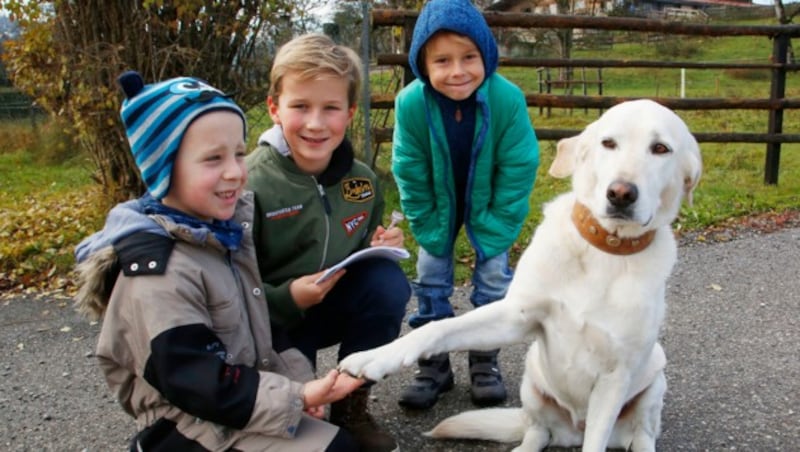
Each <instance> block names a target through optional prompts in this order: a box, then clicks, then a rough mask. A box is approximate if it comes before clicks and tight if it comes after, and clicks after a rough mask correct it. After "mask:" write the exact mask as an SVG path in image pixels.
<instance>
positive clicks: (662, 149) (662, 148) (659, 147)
mask: <svg viewBox="0 0 800 452" xmlns="http://www.w3.org/2000/svg"><path fill="white" fill-rule="evenodd" d="M650 152H652V153H653V154H656V155H661V154H669V153H670V152H672V151H671V150H670V148H668V147H667V146H666V145H665V144H662V143H655V144H653V146H651V147H650Z"/></svg>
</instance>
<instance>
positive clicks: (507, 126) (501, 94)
mask: <svg viewBox="0 0 800 452" xmlns="http://www.w3.org/2000/svg"><path fill="white" fill-rule="evenodd" d="M441 30H450V31H455V32H458V33H460V34H462V35H466V36H468V37H469V38H470V39H472V41H473V42H475V43H476V45H477V46H478V49H479V50H480V51H481V55H482V56H483V59H484V65H485V69H486V70H485V73H486V80H485V81H484V82H483V84H482V85H481V86H480V87H479V88H478V90H477V94H476V101H477V110H476V118H475V135H474V139H473V145H472V149H471V155H472V164H471V166H470V169H469V176H468V180H467V194H466V203H465V212H464V224H465V227H466V232H467V237H468V238H469V240H470V242H471V244H472V246H473V247H474V248H475V251H476V253H477V255H478V258H479V259H488V258H492V257H494V256H497V255H499V254H501V253H503V252H504V251H506V250H508V249H509V248H510V247H511V245H512V244H513V243H514V241H515V240H516V239H517V237H518V236H519V233H520V230H521V229H522V225H523V224H524V221H525V218H526V216H527V214H528V210H529V199H528V198H529V196H530V193H531V190H532V188H533V183H534V181H535V179H536V170H537V168H538V167H539V143H538V141H537V139H536V134H535V133H534V131H533V126H532V125H531V120H530V117H529V116H528V107H527V104H526V101H525V95H524V93H523V92H522V90H520V89H519V88H518V87H517V86H516V85H514V84H513V83H511V82H510V81H508V80H506V79H505V78H504V77H502V76H501V75H499V74H497V73H496V72H495V70H496V68H497V48H496V44H495V41H494V38H493V37H492V36H491V32H490V30H489V27H488V26H487V25H486V22H485V21H484V19H483V17H482V16H481V15H480V13H479V12H478V11H477V10H476V9H475V8H474V7H473V6H472V5H471V4H470V3H469V2H468V1H465V0H432V1H430V2H428V3H427V4H426V5H425V7H424V8H423V9H422V12H421V13H420V16H419V18H418V19H417V25H416V27H415V29H414V36H413V38H412V46H411V51H410V53H409V63H410V64H411V67H412V70H413V71H414V73H415V75H416V76H417V80H415V81H413V82H412V83H410V84H409V85H408V86H406V87H405V88H403V89H402V90H401V91H400V93H398V95H397V98H396V99H395V125H394V136H393V139H392V173H393V174H394V178H395V181H396V182H397V186H398V189H399V193H400V203H401V205H402V208H403V213H404V214H405V216H406V218H407V219H408V222H409V227H410V228H411V232H412V234H413V235H414V238H415V239H416V241H417V243H418V244H419V245H420V246H421V247H422V248H424V249H425V250H426V251H427V252H428V253H430V254H432V255H434V256H439V257H445V256H450V255H452V252H453V244H454V241H455V237H454V235H455V233H456V228H455V216H456V212H455V209H456V194H455V183H454V180H453V170H452V168H453V166H452V163H451V161H450V155H451V154H450V150H449V147H448V143H447V137H446V134H445V129H444V124H443V122H442V114H441V111H440V109H439V105H438V103H437V102H436V100H435V98H434V96H435V94H434V92H433V88H432V87H431V86H430V85H429V83H428V80H427V77H425V76H424V74H423V71H421V70H420V68H419V67H418V66H417V63H418V61H419V60H418V58H419V53H420V51H421V50H422V48H423V47H424V45H425V42H427V40H428V39H429V38H430V37H431V36H432V35H433V34H434V33H436V32H437V31H441Z"/></svg>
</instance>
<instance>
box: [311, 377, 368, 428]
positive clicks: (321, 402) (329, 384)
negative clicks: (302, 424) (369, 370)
mask: <svg viewBox="0 0 800 452" xmlns="http://www.w3.org/2000/svg"><path fill="white" fill-rule="evenodd" d="M364 381H365V380H363V379H361V378H354V377H351V376H349V375H347V374H343V373H339V372H338V371H336V370H331V371H330V372H328V374H327V375H325V376H324V377H323V378H319V379H317V380H311V381H309V382H308V383H306V384H305V385H304V386H303V400H304V401H305V407H303V409H304V410H305V411H306V413H308V414H310V415H311V416H314V417H317V414H318V413H320V412H322V413H323V415H324V412H325V405H327V404H329V403H333V402H335V401H337V400H341V399H343V398H344V397H345V396H347V395H348V394H350V393H351V392H353V391H355V390H356V389H357V388H358V387H359V386H361V385H363V384H364Z"/></svg>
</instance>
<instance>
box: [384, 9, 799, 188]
mask: <svg viewBox="0 0 800 452" xmlns="http://www.w3.org/2000/svg"><path fill="white" fill-rule="evenodd" d="M417 14H418V13H417V12H416V11H404V10H387V9H375V10H373V11H372V27H373V28H376V27H402V28H403V36H404V38H405V51H406V53H403V54H378V55H375V58H376V60H377V64H378V65H379V66H380V65H394V66H404V67H405V68H406V69H405V76H404V81H405V82H406V83H407V82H409V81H410V80H412V79H413V75H412V74H411V72H410V69H409V67H408V63H407V61H408V54H407V52H408V49H409V48H410V41H411V35H412V31H413V29H414V23H415V21H416V18H417ZM484 17H485V18H486V21H487V23H488V24H489V26H490V27H493V28H496V27H499V28H503V27H513V28H531V29H537V28H538V29H590V30H609V31H624V32H641V33H648V34H651V33H661V34H664V35H667V36H668V35H687V36H706V37H723V36H740V37H741V36H754V37H767V38H769V39H771V40H772V56H771V58H770V60H769V61H766V62H764V63H713V62H697V61H652V60H612V59H570V60H565V59H557V58H510V57H501V58H500V65H501V66H517V67H530V68H683V69H740V70H751V69H757V70H763V71H768V72H769V74H770V91H769V93H765V97H763V98H691V99H686V98H673V97H650V98H651V99H653V100H655V101H657V102H659V103H661V104H662V105H664V106H666V107H669V108H672V109H674V110H763V111H765V112H766V114H767V115H768V126H767V130H766V131H765V132H764V133H757V132H746V131H742V132H735V133H721V132H720V133H717V132H707V133H695V137H696V139H697V141H698V142H701V143H702V142H707V143H764V144H766V158H765V167H764V182H765V183H767V184H777V183H778V169H779V166H780V152H781V144H782V143H800V134H787V133H783V115H784V112H785V111H786V110H789V109H800V98H786V97H785V91H786V77H787V75H788V74H789V73H794V72H796V71H797V70H798V69H800V64H796V63H794V62H788V61H787V53H788V50H789V44H790V40H791V38H794V37H798V36H800V26H798V25H762V26H746V25H711V24H699V23H682V22H673V21H664V20H655V19H641V18H627V17H590V16H565V15H538V14H521V13H499V12H488V11H487V12H484ZM526 99H527V102H528V106H530V107H539V108H551V107H557V108H597V109H604V108H609V107H611V106H613V105H615V104H617V103H620V102H623V101H626V100H631V99H633V98H626V97H619V96H605V95H591V96H585V95H555V94H548V93H526ZM393 107H394V95H393V94H372V95H371V98H370V108H372V109H391V108H393ZM579 132H580V131H579V130H568V129H543V128H539V127H537V129H536V134H537V136H538V137H539V139H540V140H559V139H561V138H565V137H569V136H572V135H576V134H577V133H579ZM391 139H392V129H391V128H372V140H374V142H375V143H376V148H377V146H378V145H380V143H386V142H390V141H391Z"/></svg>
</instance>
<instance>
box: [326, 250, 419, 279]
mask: <svg viewBox="0 0 800 452" xmlns="http://www.w3.org/2000/svg"><path fill="white" fill-rule="evenodd" d="M409 256H410V254H409V253H408V250H406V249H405V248H398V247H396V246H371V247H369V248H364V249H363V250H360V251H356V252H355V253H353V254H351V255H349V256H347V257H346V258H345V259H343V260H342V261H341V262H339V263H338V264H336V265H334V266H332V267H331V268H329V269H328V270H326V271H325V273H323V274H322V276H320V277H319V278H318V279H317V280H316V281H314V282H315V283H317V284H319V283H321V282H323V281H325V280H326V279H328V278H330V277H331V275H333V274H334V273H336V272H337V271H339V270H340V269H342V268H344V267H347V266H348V265H350V264H352V263H353V262H356V261H359V260H361V259H366V258H370V257H383V258H386V259H391V260H393V261H399V260H400V259H407V258H408V257H409Z"/></svg>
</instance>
